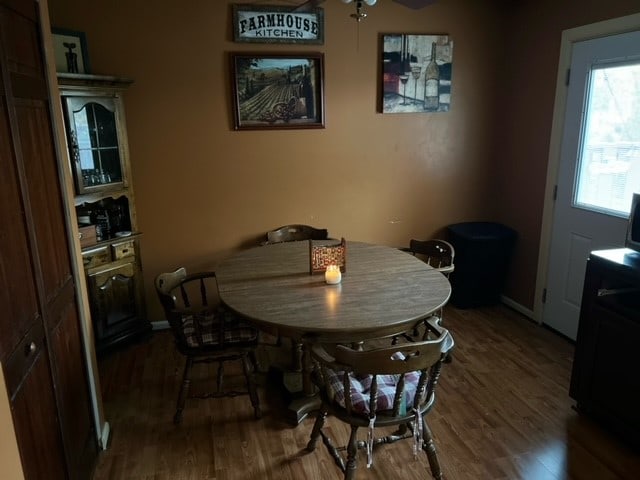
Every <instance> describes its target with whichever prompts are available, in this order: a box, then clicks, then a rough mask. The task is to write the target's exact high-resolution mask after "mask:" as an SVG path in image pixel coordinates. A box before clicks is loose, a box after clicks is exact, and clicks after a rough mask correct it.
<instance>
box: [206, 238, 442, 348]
mask: <svg viewBox="0 0 640 480" xmlns="http://www.w3.org/2000/svg"><path fill="white" fill-rule="evenodd" d="M216 275H217V279H218V287H219V290H220V298H221V300H222V301H223V302H224V303H225V304H226V305H227V306H228V307H229V308H231V309H232V310H234V311H235V312H237V313H239V314H241V315H243V316H245V317H247V318H248V319H251V320H253V321H254V322H256V323H257V324H263V325H264V326H265V327H268V328H269V329H271V330H273V329H276V330H278V331H279V332H280V333H281V334H283V335H288V336H305V335H306V336H308V335H311V336H314V337H317V338H318V339H323V340H335V341H358V340H364V339H367V338H373V337H381V336H387V335H394V334H397V333H400V332H404V331H406V330H408V329H409V328H411V326H413V325H414V324H415V323H417V322H418V321H420V320H421V319H423V318H425V317H427V316H429V315H430V314H431V313H433V312H435V311H437V310H438V309H439V308H441V307H442V306H443V305H445V304H446V303H447V301H448V300H449V296H450V295H451V286H450V284H449V281H448V280H447V278H446V277H445V276H444V275H442V274H441V273H440V272H438V271H437V270H435V269H433V268H431V267H430V266H429V265H427V264H426V263H425V262H423V261H421V260H419V259H417V258H416V257H414V256H413V255H410V254H408V253H406V252H402V251H400V250H398V249H396V248H393V247H386V246H382V245H372V244H367V243H362V242H347V271H346V273H344V274H343V275H342V282H341V283H340V284H338V285H327V284H326V283H325V282H324V275H323V274H315V275H309V244H308V242H306V241H300V242H287V243H279V244H275V245H265V246H261V247H255V248H252V249H249V250H244V251H242V252H240V253H238V254H236V255H234V256H232V257H230V258H228V259H226V260H224V261H223V262H222V263H220V264H219V265H218V267H217V269H216Z"/></svg>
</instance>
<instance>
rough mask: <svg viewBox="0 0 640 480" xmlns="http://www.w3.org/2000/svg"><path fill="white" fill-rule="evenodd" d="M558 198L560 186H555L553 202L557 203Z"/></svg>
mask: <svg viewBox="0 0 640 480" xmlns="http://www.w3.org/2000/svg"><path fill="white" fill-rule="evenodd" d="M556 198H558V185H554V186H553V201H554V202H555V201H556Z"/></svg>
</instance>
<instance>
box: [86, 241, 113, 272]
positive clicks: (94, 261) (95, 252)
mask: <svg viewBox="0 0 640 480" xmlns="http://www.w3.org/2000/svg"><path fill="white" fill-rule="evenodd" d="M110 261H111V254H110V252H109V247H107V246H104V247H98V248H92V249H91V250H87V251H85V252H82V264H83V265H84V268H92V267H97V266H98V265H104V264H105V263H109V262H110Z"/></svg>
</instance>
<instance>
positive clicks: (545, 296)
mask: <svg viewBox="0 0 640 480" xmlns="http://www.w3.org/2000/svg"><path fill="white" fill-rule="evenodd" d="M542 303H547V289H546V288H543V289H542Z"/></svg>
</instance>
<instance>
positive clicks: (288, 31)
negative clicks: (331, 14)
mask: <svg viewBox="0 0 640 480" xmlns="http://www.w3.org/2000/svg"><path fill="white" fill-rule="evenodd" d="M233 40H234V41H236V42H253V43H309V44H316V45H321V44H323V43H324V10H323V9H322V8H312V9H308V10H305V11H300V12H297V11H295V7H280V6H269V5H262V6H256V5H248V4H238V5H233Z"/></svg>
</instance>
